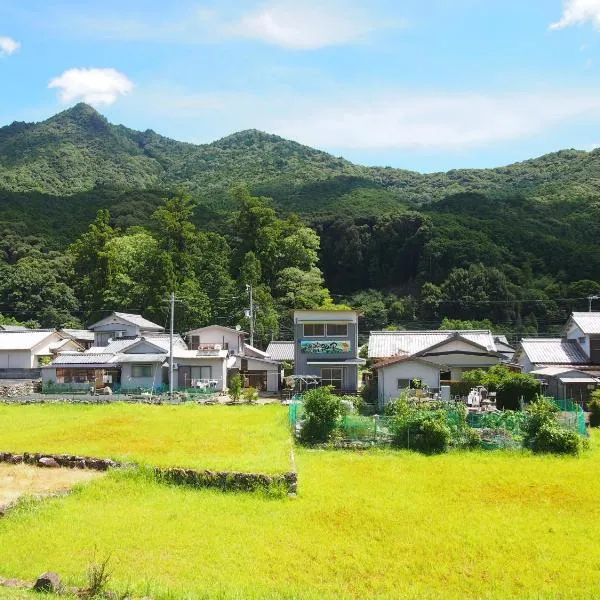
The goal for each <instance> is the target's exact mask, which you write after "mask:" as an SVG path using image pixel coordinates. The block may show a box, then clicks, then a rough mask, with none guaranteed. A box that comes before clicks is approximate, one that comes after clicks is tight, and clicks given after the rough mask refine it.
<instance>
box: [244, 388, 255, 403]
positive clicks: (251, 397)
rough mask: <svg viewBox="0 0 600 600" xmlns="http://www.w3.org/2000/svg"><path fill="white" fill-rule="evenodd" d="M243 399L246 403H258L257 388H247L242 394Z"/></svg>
mask: <svg viewBox="0 0 600 600" xmlns="http://www.w3.org/2000/svg"><path fill="white" fill-rule="evenodd" d="M242 398H243V399H244V400H245V401H246V402H250V403H252V402H257V401H258V390H257V389H256V388H253V387H249V388H246V389H245V390H244V391H243V392H242Z"/></svg>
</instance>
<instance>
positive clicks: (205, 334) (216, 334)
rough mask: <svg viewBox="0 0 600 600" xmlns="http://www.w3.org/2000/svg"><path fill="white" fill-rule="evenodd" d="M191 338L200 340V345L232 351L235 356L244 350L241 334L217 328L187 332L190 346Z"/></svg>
mask: <svg viewBox="0 0 600 600" xmlns="http://www.w3.org/2000/svg"><path fill="white" fill-rule="evenodd" d="M191 336H197V337H199V338H200V341H199V343H200V344H221V346H222V348H223V350H225V349H228V350H233V351H234V352H235V353H236V354H237V353H240V352H242V351H243V349H244V338H243V334H240V333H237V332H233V331H226V330H224V329H220V328H219V327H210V326H209V327H205V328H203V329H197V330H194V331H190V332H188V337H187V343H188V347H189V346H190V342H191Z"/></svg>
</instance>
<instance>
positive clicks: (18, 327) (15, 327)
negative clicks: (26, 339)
mask: <svg viewBox="0 0 600 600" xmlns="http://www.w3.org/2000/svg"><path fill="white" fill-rule="evenodd" d="M28 329H29V327H25V325H0V331H27V330H28Z"/></svg>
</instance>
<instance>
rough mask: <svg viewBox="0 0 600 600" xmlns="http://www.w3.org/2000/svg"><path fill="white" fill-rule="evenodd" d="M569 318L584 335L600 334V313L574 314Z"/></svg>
mask: <svg viewBox="0 0 600 600" xmlns="http://www.w3.org/2000/svg"><path fill="white" fill-rule="evenodd" d="M571 318H572V319H573V321H575V323H577V325H578V326H579V329H581V331H583V333H585V334H586V335H598V334H600V312H574V313H573V314H572V315H571Z"/></svg>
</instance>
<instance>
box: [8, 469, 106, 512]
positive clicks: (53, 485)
mask: <svg viewBox="0 0 600 600" xmlns="http://www.w3.org/2000/svg"><path fill="white" fill-rule="evenodd" d="M99 476H100V474H99V473H95V472H92V471H82V470H79V469H77V470H75V469H42V468H39V467H33V466H29V465H3V464H0V507H2V506H7V505H11V504H14V503H15V502H17V500H19V498H21V497H22V496H45V495H51V494H56V493H61V492H66V491H68V490H70V489H71V488H72V487H73V486H75V485H77V484H80V483H85V482H87V481H90V480H91V479H95V478H97V477H99Z"/></svg>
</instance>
